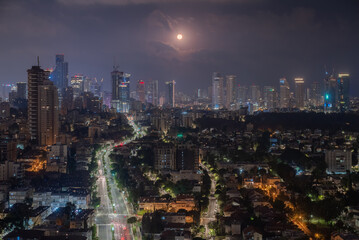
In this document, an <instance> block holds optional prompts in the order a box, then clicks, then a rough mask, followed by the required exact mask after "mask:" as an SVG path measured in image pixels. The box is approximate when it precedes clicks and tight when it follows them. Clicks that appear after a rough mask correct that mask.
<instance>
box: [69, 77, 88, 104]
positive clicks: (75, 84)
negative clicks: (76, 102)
mask: <svg viewBox="0 0 359 240" xmlns="http://www.w3.org/2000/svg"><path fill="white" fill-rule="evenodd" d="M84 81H85V77H84V76H83V75H82V74H77V75H75V76H72V77H71V87H72V89H73V95H74V98H77V97H79V96H80V95H81V93H83V92H84Z"/></svg>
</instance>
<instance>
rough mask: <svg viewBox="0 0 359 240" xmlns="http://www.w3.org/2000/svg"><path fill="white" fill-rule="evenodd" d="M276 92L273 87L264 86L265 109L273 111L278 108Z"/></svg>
mask: <svg viewBox="0 0 359 240" xmlns="http://www.w3.org/2000/svg"><path fill="white" fill-rule="evenodd" d="M275 96H276V92H275V89H274V87H272V86H264V88H263V100H264V104H263V107H264V108H265V109H268V110H270V109H273V108H275V107H276V104H275V102H276V101H275V99H276V97H275Z"/></svg>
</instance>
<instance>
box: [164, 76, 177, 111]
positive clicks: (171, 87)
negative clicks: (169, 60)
mask: <svg viewBox="0 0 359 240" xmlns="http://www.w3.org/2000/svg"><path fill="white" fill-rule="evenodd" d="M166 85H167V87H168V101H167V103H168V105H169V106H170V107H173V108H174V107H175V94H176V92H175V85H176V82H175V80H172V81H169V82H166Z"/></svg>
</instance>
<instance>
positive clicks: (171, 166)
mask: <svg viewBox="0 0 359 240" xmlns="http://www.w3.org/2000/svg"><path fill="white" fill-rule="evenodd" d="M154 155H155V164H154V165H155V169H157V170H175V169H176V148H175V146H174V145H173V144H172V143H167V144H165V143H162V144H158V145H157V146H156V147H155V149H154Z"/></svg>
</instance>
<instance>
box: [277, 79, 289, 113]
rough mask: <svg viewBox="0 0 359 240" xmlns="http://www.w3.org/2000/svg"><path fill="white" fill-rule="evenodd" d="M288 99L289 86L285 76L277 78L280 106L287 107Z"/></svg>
mask: <svg viewBox="0 0 359 240" xmlns="http://www.w3.org/2000/svg"><path fill="white" fill-rule="evenodd" d="M289 100H290V88H289V83H288V81H287V79H286V78H281V79H279V103H280V107H281V108H288V107H289Z"/></svg>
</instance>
